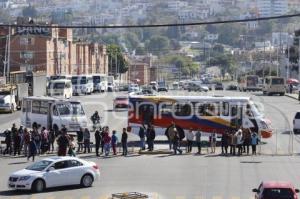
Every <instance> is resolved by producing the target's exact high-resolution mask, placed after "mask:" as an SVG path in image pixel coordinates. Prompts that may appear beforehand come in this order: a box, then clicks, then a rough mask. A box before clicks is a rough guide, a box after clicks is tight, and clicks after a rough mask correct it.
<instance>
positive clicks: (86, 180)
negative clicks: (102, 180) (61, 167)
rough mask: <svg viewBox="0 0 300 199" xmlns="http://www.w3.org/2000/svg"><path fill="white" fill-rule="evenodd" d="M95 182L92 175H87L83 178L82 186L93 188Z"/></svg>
mask: <svg viewBox="0 0 300 199" xmlns="http://www.w3.org/2000/svg"><path fill="white" fill-rule="evenodd" d="M93 182H94V178H93V176H92V175H91V174H85V175H84V176H83V177H82V178H81V183H80V184H81V186H83V187H90V186H92V184H93Z"/></svg>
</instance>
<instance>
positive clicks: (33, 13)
mask: <svg viewBox="0 0 300 199" xmlns="http://www.w3.org/2000/svg"><path fill="white" fill-rule="evenodd" d="M22 14H23V17H32V18H34V17H37V10H36V9H35V7H34V6H31V5H30V6H28V7H26V8H24V9H23V10H22Z"/></svg>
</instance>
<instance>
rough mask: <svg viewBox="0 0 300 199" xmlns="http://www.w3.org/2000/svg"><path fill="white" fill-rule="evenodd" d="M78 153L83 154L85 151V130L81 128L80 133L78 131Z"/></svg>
mask: <svg viewBox="0 0 300 199" xmlns="http://www.w3.org/2000/svg"><path fill="white" fill-rule="evenodd" d="M77 144H78V148H77V153H78V152H81V151H82V150H83V128H80V129H79V131H77Z"/></svg>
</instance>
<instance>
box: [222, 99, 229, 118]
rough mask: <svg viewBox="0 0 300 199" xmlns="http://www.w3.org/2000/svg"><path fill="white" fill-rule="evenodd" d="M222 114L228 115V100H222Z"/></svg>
mask: <svg viewBox="0 0 300 199" xmlns="http://www.w3.org/2000/svg"><path fill="white" fill-rule="evenodd" d="M222 104H223V106H222V115H223V116H229V103H228V102H223V103H222Z"/></svg>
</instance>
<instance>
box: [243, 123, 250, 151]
mask: <svg viewBox="0 0 300 199" xmlns="http://www.w3.org/2000/svg"><path fill="white" fill-rule="evenodd" d="M243 140H244V142H243V152H244V153H247V155H249V146H250V144H251V130H250V128H249V129H244V130H243Z"/></svg>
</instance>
